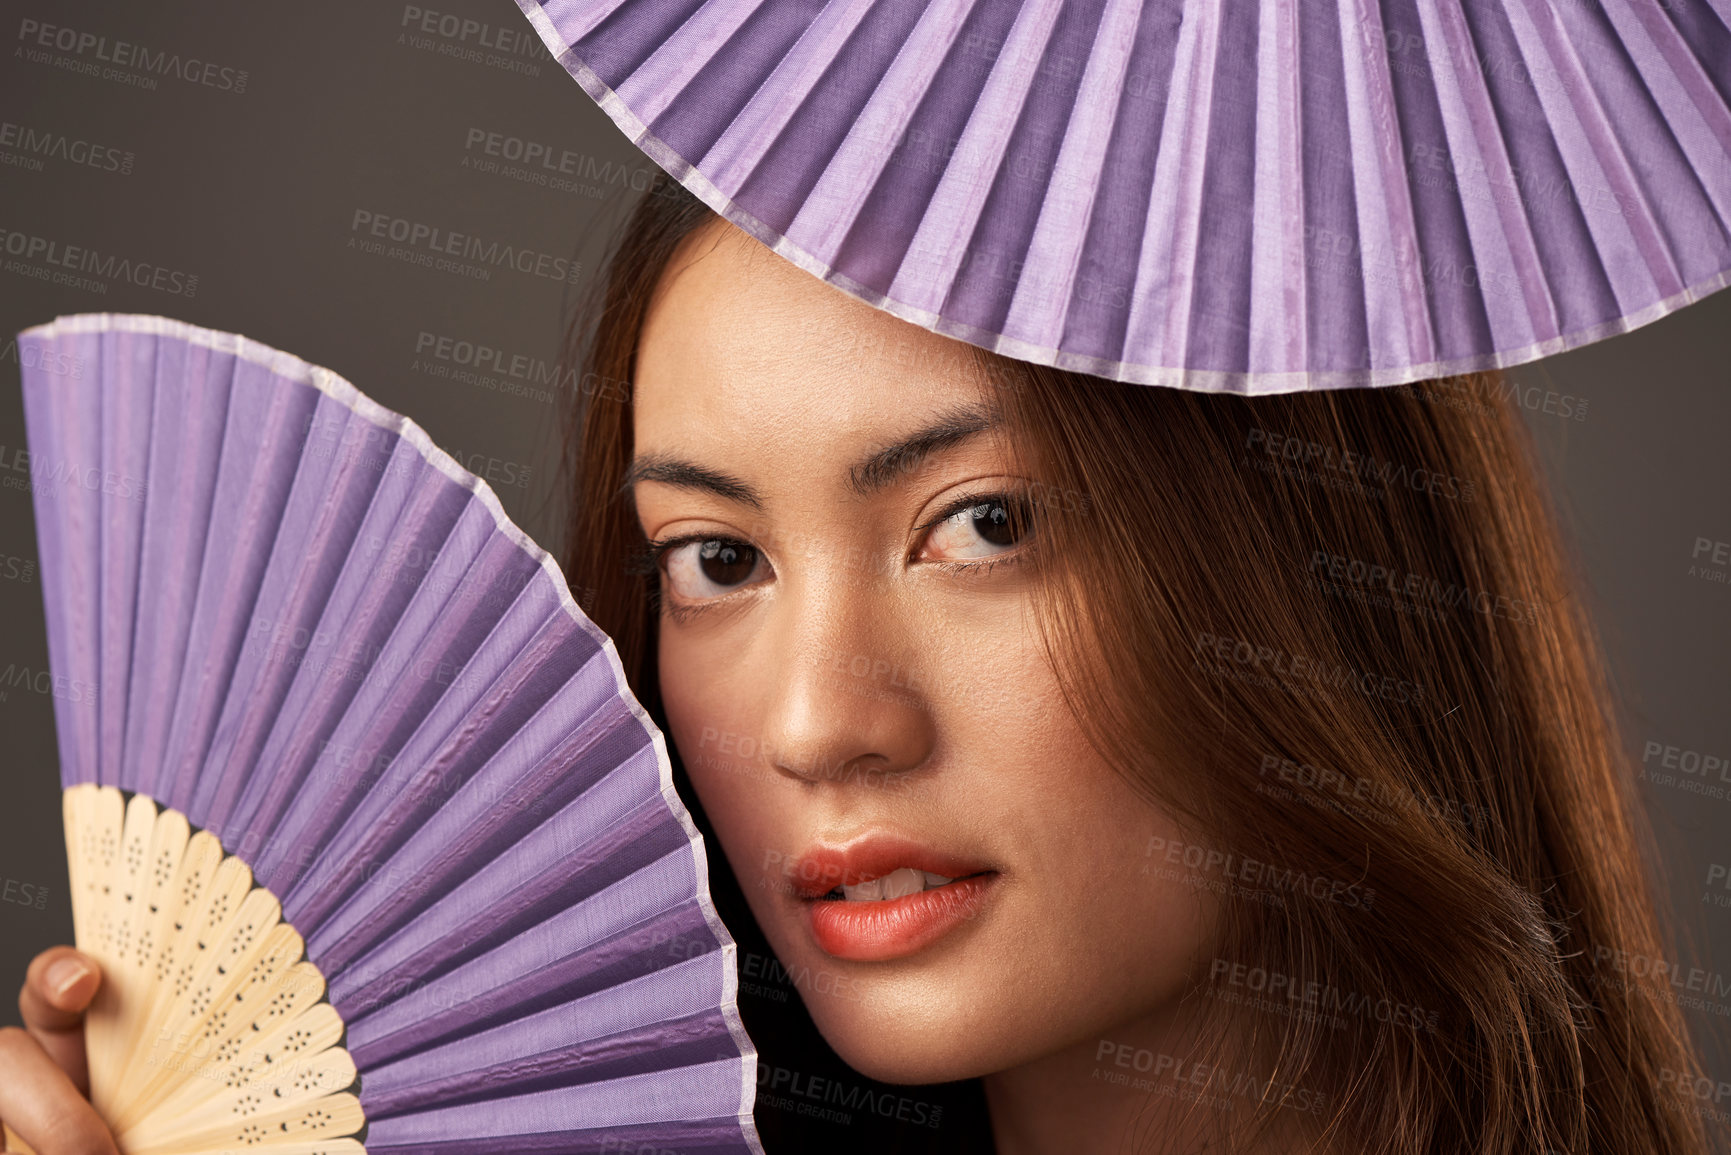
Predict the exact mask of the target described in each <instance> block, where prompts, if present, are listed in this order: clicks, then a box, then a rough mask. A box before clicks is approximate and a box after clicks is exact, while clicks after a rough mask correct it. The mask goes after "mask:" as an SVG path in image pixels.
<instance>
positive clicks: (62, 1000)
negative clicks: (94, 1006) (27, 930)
mask: <svg viewBox="0 0 1731 1155" xmlns="http://www.w3.org/2000/svg"><path fill="white" fill-rule="evenodd" d="M101 983H102V968H101V966H99V965H98V964H97V962H96V960H95V959H93V958H91V957H90V956H89V955H87V954H81V953H80V952H78V951H76V950H73V949H72V948H71V947H69V946H57V947H51V948H50V949H48V950H45V951H43V952H42V953H41V954H39V955H37V956H36V957H35V958H34V959H33V960H31V963H30V970H29V971H28V972H27V973H26V974H25V976H24V989H23V990H21V991H19V992H18V1012H19V1013H20V1014H21V1015H23V1016H24V1027H25V1029H26V1030H28V1031H29V1032H30V1034H31V1035H32V1036H33V1037H34V1038H35V1039H36V1041H37V1042H38V1043H40V1044H42V1049H43V1050H45V1051H47V1052H48V1057H49V1058H51V1059H53V1060H54V1062H55V1063H56V1064H58V1065H59V1067H60V1069H61V1070H63V1071H65V1072H66V1075H67V1077H68V1078H69V1079H71V1080H72V1083H73V1085H74V1086H75V1087H77V1088H78V1090H79V1091H80V1092H84V1093H88V1092H89V1090H90V1078H89V1069H88V1068H87V1067H86V1065H85V1054H84V1011H85V1008H86V1007H88V1006H89V1005H90V1000H91V999H93V998H94V997H96V988H97V987H98V986H100V985H101Z"/></svg>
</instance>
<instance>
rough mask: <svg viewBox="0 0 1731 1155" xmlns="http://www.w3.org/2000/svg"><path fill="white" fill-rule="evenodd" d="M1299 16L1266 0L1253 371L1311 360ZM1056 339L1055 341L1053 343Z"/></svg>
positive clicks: (1259, 96) (1260, 56)
mask: <svg viewBox="0 0 1731 1155" xmlns="http://www.w3.org/2000/svg"><path fill="white" fill-rule="evenodd" d="M1299 48H1300V44H1299V27H1298V14H1297V12H1296V11H1294V9H1293V7H1292V5H1290V4H1284V3H1281V2H1280V0H1262V2H1261V5H1260V10H1259V13H1258V22H1257V37H1256V125H1255V131H1256V156H1255V166H1256V167H1255V172H1254V175H1253V176H1252V177H1251V180H1252V182H1253V196H1252V200H1251V204H1250V212H1251V226H1250V227H1251V230H1252V239H1253V241H1254V242H1255V243H1254V245H1253V247H1252V250H1251V258H1250V259H1251V267H1250V292H1249V295H1248V301H1247V302H1246V308H1247V310H1248V316H1247V318H1244V319H1241V323H1243V322H1244V320H1247V321H1248V324H1249V329H1250V332H1249V334H1248V339H1249V342H1250V346H1249V349H1248V351H1247V357H1248V363H1249V365H1250V367H1251V368H1252V369H1253V370H1257V371H1263V372H1269V371H1272V372H1280V371H1281V369H1282V367H1283V366H1286V365H1290V364H1293V363H1295V362H1302V361H1304V360H1306V359H1307V354H1306V350H1305V317H1306V313H1307V309H1306V307H1305V297H1304V275H1305V271H1304V263H1305V253H1306V248H1307V246H1306V244H1305V240H1306V238H1305V233H1304V184H1303V181H1304V168H1303V149H1304V136H1303V120H1302V113H1303V105H1302V103H1301V102H1300V78H1301V77H1302V76H1303V75H1304V67H1303V57H1302V56H1301V55H1300V51H1299ZM1047 343H1048V344H1056V342H1047Z"/></svg>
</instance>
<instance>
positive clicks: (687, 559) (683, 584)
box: [661, 538, 769, 601]
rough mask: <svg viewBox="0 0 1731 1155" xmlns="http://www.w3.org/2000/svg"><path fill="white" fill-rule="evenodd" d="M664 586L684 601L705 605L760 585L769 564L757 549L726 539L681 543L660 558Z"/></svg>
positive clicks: (766, 573) (741, 542)
mask: <svg viewBox="0 0 1731 1155" xmlns="http://www.w3.org/2000/svg"><path fill="white" fill-rule="evenodd" d="M661 564H662V567H663V569H664V571H665V572H666V574H667V584H668V585H669V586H671V587H672V588H673V592H674V593H675V594H676V595H677V596H678V597H679V598H681V599H682V600H684V601H704V600H706V599H709V598H718V597H720V596H721V595H722V594H725V593H730V592H732V591H733V590H736V589H741V588H743V587H745V586H748V585H752V584H755V583H756V582H759V581H762V580H763V579H764V578H765V577H767V576H768V572H769V563H768V561H767V560H766V559H765V558H764V556H763V554H761V553H759V552H758V550H757V547H756V546H752V545H747V544H746V543H745V542H743V541H732V540H729V539H727V538H709V539H706V540H695V541H686V542H680V543H677V544H675V545H673V546H670V547H669V548H668V549H667V550H666V552H665V553H663V554H662V562H661Z"/></svg>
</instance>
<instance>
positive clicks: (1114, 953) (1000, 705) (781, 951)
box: [631, 224, 1210, 1082]
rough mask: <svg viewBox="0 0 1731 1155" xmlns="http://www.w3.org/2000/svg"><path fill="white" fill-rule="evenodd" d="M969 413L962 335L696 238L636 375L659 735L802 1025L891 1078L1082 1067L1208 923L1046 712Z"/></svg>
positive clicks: (1179, 980)
mask: <svg viewBox="0 0 1731 1155" xmlns="http://www.w3.org/2000/svg"><path fill="white" fill-rule="evenodd" d="M991 401H992V396H991V388H990V386H989V385H988V384H987V383H986V381H985V379H984V377H983V375H982V374H981V373H980V371H979V370H978V368H977V367H976V366H975V364H974V363H973V361H972V359H971V357H970V355H969V353H968V350H967V349H966V347H965V346H963V345H961V344H959V343H958V342H954V341H951V340H948V339H946V338H942V337H939V336H936V335H934V334H931V333H928V332H926V331H925V330H923V329H920V328H917V327H916V326H913V325H909V324H907V323H905V322H902V321H899V320H896V319H895V318H893V317H890V316H888V315H887V314H885V313H882V312H879V311H877V310H875V309H872V308H870V307H869V306H867V305H864V304H862V303H860V302H858V301H855V300H853V299H852V298H850V297H847V296H845V295H844V294H842V293H841V292H839V291H837V290H835V289H832V288H830V287H829V286H827V285H825V284H823V283H822V282H820V281H819V280H818V279H817V278H815V277H812V276H810V275H809V274H807V273H804V272H802V271H800V270H798V269H796V268H794V267H793V266H792V265H791V264H789V263H787V262H785V261H783V260H782V259H780V258H778V257H775V256H774V255H773V254H770V253H769V252H768V251H767V250H765V249H763V248H762V247H761V246H759V245H758V244H757V243H756V242H755V241H752V240H750V239H749V238H747V237H746V236H745V235H744V234H743V233H741V232H739V231H738V230H736V229H734V228H733V227H732V226H728V225H720V224H714V225H710V226H706V227H705V228H704V229H703V230H702V231H700V232H699V233H697V234H696V235H694V236H693V237H692V238H691V239H690V240H688V241H687V242H686V244H685V246H684V247H683V248H682V249H681V251H680V253H679V255H678V256H677V257H676V259H675V260H674V262H673V264H672V266H671V267H670V269H669V271H668V273H667V275H666V276H665V277H664V278H663V280H662V282H661V285H660V286H659V292H658V296H657V299H656V301H655V304H654V307H653V308H652V309H651V312H650V315H649V318H648V321H647V323H646V326H645V329H644V333H643V338H642V345H641V348H640V352H639V357H638V362H637V371H636V389H635V402H634V404H635V414H634V421H635V426H634V434H635V452H636V456H635V459H634V464H633V468H632V474H631V476H632V478H633V490H634V493H635V498H636V505H637V511H638V515H639V518H640V519H641V522H642V526H643V531H644V533H645V534H646V535H647V536H648V538H649V540H650V541H651V542H652V543H657V548H658V549H659V550H660V558H661V566H662V572H661V589H662V611H661V622H660V651H659V660H660V677H661V693H662V698H663V701H664V703H665V706H666V711H667V720H668V723H669V726H670V728H671V731H672V738H673V741H674V742H675V744H676V745H677V747H678V750H679V753H680V755H681V757H682V758H683V760H684V763H685V766H686V767H687V769H688V771H689V773H690V776H691V780H692V783H693V784H694V786H695V787H696V790H697V793H698V795H699V797H700V798H701V801H702V804H703V807H704V809H705V811H706V812H707V813H708V815H709V818H710V820H711V821H712V822H713V824H714V827H715V830H716V832H717V834H718V835H719V837H720V841H721V846H722V850H723V851H724V852H725V853H726V855H727V859H728V862H729V863H730V864H731V865H732V867H733V870H734V873H735V874H736V875H737V876H738V879H739V881H740V884H741V886H742V887H743V888H744V890H745V894H746V896H747V898H748V899H749V901H750V903H751V907H752V911H753V912H754V913H755V915H756V916H757V920H758V922H759V923H760V924H761V925H762V927H763V929H764V932H765V933H766V934H767V935H768V937H769V941H770V943H771V944H772V945H773V946H774V948H775V952H776V954H777V955H778V956H779V957H780V960H781V963H782V965H783V966H785V967H786V968H787V970H788V971H789V972H790V973H791V975H792V976H793V980H794V981H795V983H796V984H797V985H798V986H799V988H800V990H801V992H802V994H803V996H804V998H805V1001H806V1005H807V1006H808V1008H809V1009H810V1011H811V1013H812V1016H813V1018H814V1019H815V1020H816V1022H817V1025H818V1027H819V1028H820V1029H821V1030H822V1031H823V1033H824V1036H825V1038H827V1039H828V1040H829V1042H830V1044H831V1045H832V1046H834V1047H835V1049H836V1050H837V1051H838V1052H839V1053H840V1054H841V1056H842V1057H843V1058H844V1059H846V1060H847V1061H848V1062H849V1063H850V1064H852V1065H853V1066H854V1067H855V1068H856V1069H858V1070H861V1071H863V1072H865V1073H866V1074H869V1075H872V1076H874V1077H877V1078H880V1079H885V1080H889V1081H893V1082H937V1081H944V1080H950V1079H957V1078H965V1077H971V1076H977V1075H981V1074H984V1073H987V1072H991V1071H997V1070H1002V1069H1005V1068H1008V1067H1013V1066H1017V1065H1020V1064H1021V1063H1024V1062H1028V1061H1031V1060H1033V1059H1037V1058H1040V1057H1042V1056H1046V1055H1050V1054H1052V1053H1054V1052H1057V1051H1060V1050H1062V1049H1064V1048H1066V1047H1073V1046H1078V1045H1079V1046H1081V1047H1083V1048H1086V1049H1088V1050H1089V1051H1090V1053H1091V1052H1092V1048H1094V1047H1095V1046H1097V1045H1098V1043H1099V1042H1100V1040H1102V1039H1103V1038H1107V1037H1108V1036H1109V1034H1110V1032H1111V1030H1112V1028H1113V1027H1114V1026H1116V1025H1120V1024H1124V1023H1127V1022H1129V1021H1131V1020H1137V1019H1143V1018H1148V1017H1154V1018H1158V1017H1159V1016H1161V1015H1162V1014H1163V1013H1164V1012H1165V1011H1167V1010H1168V1009H1169V1008H1170V1007H1171V1006H1172V1005H1173V1004H1174V1003H1175V1001H1176V999H1177V997H1178V996H1179V995H1180V994H1181V993H1182V991H1183V989H1184V987H1185V985H1186V978H1187V975H1188V974H1189V973H1190V971H1191V968H1192V967H1193V966H1194V965H1195V963H1196V960H1197V959H1198V957H1199V952H1201V951H1202V950H1203V942H1204V939H1205V936H1206V934H1207V930H1208V926H1209V924H1210V907H1209V905H1208V904H1207V903H1206V902H1205V901H1204V898H1203V896H1205V895H1206V893H1207V892H1206V890H1203V889H1199V888H1196V887H1192V886H1190V885H1187V884H1186V883H1185V882H1183V881H1176V880H1172V881H1167V880H1164V879H1163V876H1169V875H1170V873H1171V872H1170V871H1168V870H1164V869H1163V858H1162V857H1161V856H1151V855H1150V854H1149V853H1148V850H1149V847H1150V845H1151V844H1152V845H1155V846H1159V847H1165V846H1167V845H1170V844H1171V841H1172V840H1173V839H1175V838H1177V837H1179V835H1178V832H1177V831H1176V829H1175V828H1174V827H1173V825H1172V824H1171V823H1170V822H1169V821H1168V820H1167V819H1166V818H1165V817H1164V816H1163V815H1161V814H1160V813H1159V812H1158V811H1157V810H1155V809H1154V808H1152V807H1151V806H1150V805H1148V804H1147V803H1145V802H1144V801H1143V800H1142V799H1141V798H1140V797H1139V796H1138V795H1137V794H1136V793H1134V792H1133V791H1132V790H1131V789H1130V788H1129V786H1127V785H1126V784H1125V783H1124V782H1123V780H1122V779H1120V777H1119V776H1118V775H1117V774H1115V773H1113V772H1112V771H1111V770H1110V769H1109V768H1108V767H1107V765H1106V764H1105V763H1104V762H1103V761H1102V759H1101V758H1100V757H1099V756H1098V755H1097V754H1096V753H1095V752H1094V751H1093V750H1092V748H1091V747H1090V746H1089V745H1088V743H1087V742H1086V740H1085V739H1084V738H1083V736H1082V733H1081V731H1080V729H1079V727H1078V725H1077V723H1076V721H1075V720H1074V718H1073V717H1072V716H1071V715H1070V713H1069V712H1068V710H1067V709H1066V707H1065V706H1064V704H1063V702H1062V699H1061V697H1060V694H1059V690H1058V684H1057V681H1056V679H1055V677H1054V674H1053V671H1052V669H1051V667H1050V666H1049V664H1048V660H1047V658H1046V654H1045V650H1044V647H1043V645H1042V642H1041V636H1040V633H1039V631H1038V629H1037V627H1036V622H1035V619H1034V614H1033V608H1034V603H1033V597H1032V595H1033V592H1034V590H1033V582H1032V580H1031V578H1030V577H1029V575H1028V572H1027V570H1028V567H1027V566H1026V565H1024V564H1020V561H1021V557H1020V554H1021V552H1022V551H1023V550H1025V549H1026V547H1027V543H1028V542H1030V541H1032V540H1034V539H1035V538H1036V537H1037V534H1038V528H1037V527H1038V521H1037V518H1036V519H1034V520H1033V522H1032V526H1033V528H1032V529H1029V528H1028V526H1027V525H1025V524H1024V521H1025V517H1026V514H1025V513H1024V507H1023V504H1022V501H1021V499H1019V498H1018V497H1017V494H1018V491H1020V490H1023V489H1025V488H1026V487H1027V485H1028V484H1029V479H1026V478H1022V477H1018V476H1016V475H1015V474H1014V473H1013V472H1012V471H1011V464H1010V459H1009V457H1008V456H1007V455H1006V453H1005V452H1004V449H1003V447H1002V445H1001V444H1000V443H999V434H1001V430H999V429H997V428H996V427H995V426H994V425H993V413H992V405H991ZM1039 497H1040V500H1039V501H1038V502H1037V504H1036V505H1035V506H1034V507H1033V511H1032V512H1034V513H1043V514H1045V515H1046V516H1087V515H1086V513H1085V512H1084V513H1076V512H1070V513H1063V512H1054V511H1062V510H1064V509H1069V510H1072V511H1074V510H1076V509H1078V508H1081V505H1080V503H1079V502H1073V501H1072V502H1065V501H1063V500H1062V498H1061V495H1053V494H1051V493H1050V492H1049V491H1045V492H1041V493H1040V494H1039ZM1154 839H1160V840H1162V841H1160V842H1154V843H1151V840H1154ZM1200 957H1201V958H1202V959H1204V960H1205V959H1206V957H1207V956H1206V954H1201V955H1200Z"/></svg>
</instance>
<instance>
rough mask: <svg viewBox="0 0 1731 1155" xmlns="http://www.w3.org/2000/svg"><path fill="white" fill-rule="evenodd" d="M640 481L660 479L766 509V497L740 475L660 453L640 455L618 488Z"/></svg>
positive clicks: (626, 488)
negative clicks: (764, 504) (740, 478)
mask: <svg viewBox="0 0 1731 1155" xmlns="http://www.w3.org/2000/svg"><path fill="white" fill-rule="evenodd" d="M640 481H659V482H661V483H662V484H663V485H676V486H678V487H679V488H681V489H696V490H701V491H702V492H705V493H713V494H715V495H716V496H717V497H720V498H725V499H726V500H728V501H733V502H738V503H739V504H740V505H746V506H750V507H751V508H752V509H755V510H758V511H759V512H761V511H762V510H763V498H761V497H759V496H758V493H757V490H755V489H753V488H752V487H751V486H749V485H747V484H746V483H745V482H743V481H741V480H739V478H737V477H734V476H732V475H730V474H726V473H722V472H720V471H718V470H714V469H709V468H707V467H705V466H702V465H696V464H693V463H692V462H689V461H680V460H677V459H676V458H671V457H662V456H659V455H651V456H649V457H639V458H637V459H636V460H634V461H633V462H632V463H631V467H630V468H629V469H627V470H626V471H625V483H624V484H623V485H621V486H620V487H619V488H620V490H621V492H623V491H625V490H628V489H630V488H631V487H632V486H634V485H636V484H637V483H638V482H640Z"/></svg>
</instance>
